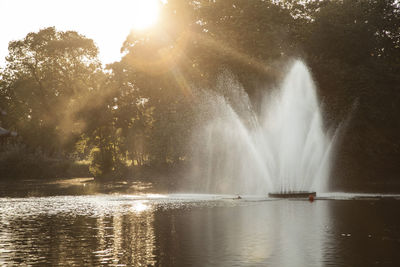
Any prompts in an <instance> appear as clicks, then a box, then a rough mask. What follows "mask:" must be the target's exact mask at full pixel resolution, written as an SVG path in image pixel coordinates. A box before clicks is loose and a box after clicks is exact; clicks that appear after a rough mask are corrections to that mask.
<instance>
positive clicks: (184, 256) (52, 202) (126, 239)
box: [0, 195, 400, 266]
mask: <svg viewBox="0 0 400 267" xmlns="http://www.w3.org/2000/svg"><path fill="white" fill-rule="evenodd" d="M399 203H400V202H399V201H398V200H320V201H316V202H314V203H309V202H306V201H296V200H276V201H271V200H267V201H266V200H263V201H260V200H257V199H251V200H249V199H247V200H246V199H242V200H232V199H227V198H221V197H220V198H216V197H213V196H204V197H203V198H202V197H201V196H191V197H182V196H181V197H176V196H175V197H172V196H168V197H166V196H160V195H153V196H129V195H127V196H106V195H103V196H75V197H74V196H69V197H42V198H15V199H13V198H0V265H18V264H23V265H39V266H42V265H59V266H74V265H75V266H82V265H83V266H85V265H86V266H99V265H103V266H266V265H267V266H338V265H340V266H343V265H344V266H367V265H368V266H369V265H379V266H396V265H398V264H399V263H400V255H398V254H399V253H398V251H400V218H399V215H398V210H399Z"/></svg>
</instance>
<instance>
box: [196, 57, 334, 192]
mask: <svg viewBox="0 0 400 267" xmlns="http://www.w3.org/2000/svg"><path fill="white" fill-rule="evenodd" d="M216 91H217V92H215V93H210V92H207V93H203V95H202V96H201V103H202V104H201V105H202V106H203V108H204V110H203V112H201V114H202V116H203V117H202V119H201V122H200V123H199V129H198V130H197V131H195V132H196V134H195V135H194V139H193V144H194V149H193V152H192V156H193V157H192V159H193V167H192V169H191V173H190V175H189V177H190V183H191V185H193V186H192V189H193V191H196V192H204V193H217V194H241V195H266V194H270V196H271V197H285V196H287V197H296V196H300V197H304V196H306V197H307V196H308V195H309V194H312V195H314V196H315V192H324V191H326V190H327V186H328V183H327V182H328V177H329V169H330V163H331V154H332V147H333V143H334V140H335V134H330V133H329V132H327V131H325V130H324V125H323V121H322V115H321V109H320V105H319V104H318V100H317V95H316V88H315V85H314V82H313V80H312V77H311V75H310V72H309V70H308V69H307V67H306V65H305V64H304V63H303V62H301V61H298V60H297V61H295V62H293V63H292V65H291V67H290V69H289V71H288V73H287V75H286V77H285V78H284V80H283V82H282V84H281V86H280V88H279V90H274V93H272V94H266V95H265V96H264V97H263V100H262V104H261V110H258V111H256V110H255V109H254V108H253V106H252V104H251V102H250V100H249V97H248V95H247V94H246V93H245V91H244V89H243V88H242V86H241V85H240V84H239V83H238V82H237V81H236V80H235V79H234V77H232V75H230V74H229V73H228V74H227V73H225V74H224V75H222V76H221V78H220V81H219V84H218V89H217V90H216Z"/></svg>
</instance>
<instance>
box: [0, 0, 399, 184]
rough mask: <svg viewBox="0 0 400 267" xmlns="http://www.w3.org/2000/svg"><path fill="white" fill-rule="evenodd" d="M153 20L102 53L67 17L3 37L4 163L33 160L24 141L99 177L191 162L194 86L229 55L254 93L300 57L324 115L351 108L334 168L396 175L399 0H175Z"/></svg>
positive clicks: (207, 82) (11, 172) (366, 175)
mask: <svg viewBox="0 0 400 267" xmlns="http://www.w3.org/2000/svg"><path fill="white" fill-rule="evenodd" d="M160 20H161V23H160V25H158V26H157V27H154V28H153V29H151V30H149V31H146V32H134V31H132V32H131V33H130V34H129V36H127V38H126V41H125V42H124V43H123V44H122V48H121V52H122V53H123V57H122V59H121V60H120V61H118V62H114V63H112V64H108V65H106V66H105V67H104V66H103V65H102V63H101V62H100V61H99V59H98V48H97V47H96V44H95V42H94V41H93V40H91V39H89V38H88V37H85V36H83V35H81V34H79V33H77V32H74V31H57V30H56V29H55V28H54V27H49V28H46V29H42V30H40V31H38V32H33V33H29V34H28V35H27V36H26V37H25V38H24V39H22V40H17V41H12V42H10V43H9V54H8V57H7V58H6V66H5V68H3V69H2V70H1V72H0V78H1V79H0V108H1V109H2V110H4V111H5V112H6V113H7V115H5V116H2V117H0V123H1V125H0V126H1V127H3V128H6V129H10V130H13V131H16V132H17V133H18V137H17V138H13V139H11V138H9V139H7V141H6V143H5V144H3V145H2V147H1V150H2V152H1V156H0V160H1V162H2V163H1V167H0V169H2V172H1V175H0V176H2V177H4V178H6V177H7V176H18V175H19V174H18V171H16V170H21V169H24V168H25V169H26V168H28V167H30V168H32V164H33V163H32V164H31V165H30V166H24V168H22V167H21V168H20V167H18V166H19V164H22V163H21V162H29V160H26V159H25V158H26V157H28V156H29V155H30V156H29V157H31V161H33V159H32V158H34V159H35V160H36V161H38V160H39V159H40V160H42V161H44V160H45V159H49V160H50V161H51V162H53V163H54V160H55V159H58V161H57V162H58V163H57V164H58V165H57V164H56V165H57V167H55V168H56V169H57V168H61V167H60V166H59V165H60V164H59V163H60V162H61V161H65V160H69V161H71V162H84V163H85V164H87V165H88V166H89V170H90V172H91V173H92V174H93V175H95V176H96V177H123V176H126V175H129V174H132V175H133V174H134V170H135V168H138V167H140V166H150V167H153V168H158V167H159V168H161V169H163V168H164V169H165V168H176V167H177V166H180V165H185V164H188V163H189V162H190V150H188V149H187V148H188V146H189V145H190V144H189V142H190V137H191V134H192V133H191V131H192V129H193V127H194V126H195V124H196V113H197V112H198V109H197V108H196V107H197V106H198V105H200V104H201V103H199V100H198V98H196V89H197V88H203V89H204V88H206V89H207V90H213V89H212V88H214V87H215V86H214V85H215V83H216V82H217V79H218V75H219V74H220V73H221V72H222V71H223V70H226V69H228V70H229V71H231V72H232V73H233V74H234V75H235V76H236V77H237V79H238V80H239V82H240V83H241V84H243V86H244V88H245V89H246V91H247V93H248V94H249V95H250V97H251V98H252V99H253V100H254V102H257V97H258V95H259V94H260V90H267V88H271V87H272V86H273V85H274V84H276V83H277V82H279V80H280V78H281V76H282V74H283V73H284V68H282V66H283V65H284V63H285V62H287V61H288V60H289V59H291V58H302V59H304V60H305V62H306V63H307V64H308V65H309V67H310V69H311V71H312V73H313V77H314V79H315V80H316V83H317V86H318V94H319V96H320V99H321V100H322V102H323V105H324V112H325V117H326V122H327V125H326V126H327V127H329V126H334V125H339V123H341V122H342V121H343V120H346V119H349V121H350V122H349V124H348V127H347V128H346V133H345V134H344V137H343V138H342V142H341V143H340V146H339V148H338V155H339V156H338V157H337V160H336V166H337V168H335V171H334V175H337V176H338V177H342V182H343V183H352V182H353V181H358V180H360V179H361V180H362V179H366V180H367V181H369V182H373V181H375V178H376V177H385V181H389V180H390V181H395V180H396V177H395V176H396V173H398V171H400V169H399V168H400V167H399V166H398V160H399V158H400V157H399V156H400V142H398V138H399V137H400V120H399V119H398V114H400V113H399V112H400V92H399V89H400V88H399V84H400V48H399V46H400V8H399V2H398V1H397V0H379V1H377V0H324V1H298V0H281V1H274V0H251V1H249V0H213V1H211V0H197V1H182V0H170V1H168V2H167V3H166V4H165V5H163V9H162V13H161V18H160ZM11 147H13V149H12V148H11ZM32 155H34V156H32ZM39 155H40V156H39ZM54 164H55V163H54ZM33 165H34V164H33ZM61 165H62V166H63V168H64V169H63V170H64V171H65V169H66V168H69V167H71V166H69V165H68V166H66V165H65V166H64V165H63V164H61ZM47 166H49V165H47ZM42 169H44V170H43V171H42V172H40V173H41V175H42V176H43V175H45V174H46V170H45V169H46V168H42ZM61 169H62V168H61ZM20 175H21V176H23V175H26V174H20ZM51 175H54V174H53V173H52V174H51ZM379 179H381V178H379Z"/></svg>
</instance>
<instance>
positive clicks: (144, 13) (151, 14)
mask: <svg viewBox="0 0 400 267" xmlns="http://www.w3.org/2000/svg"><path fill="white" fill-rule="evenodd" d="M160 8H161V1H160V0H130V4H129V9H130V10H129V11H128V12H130V13H131V19H132V28H133V29H134V30H139V31H141V30H145V29H147V28H149V27H151V26H153V25H154V24H156V23H157V21H158V17H159V15H160Z"/></svg>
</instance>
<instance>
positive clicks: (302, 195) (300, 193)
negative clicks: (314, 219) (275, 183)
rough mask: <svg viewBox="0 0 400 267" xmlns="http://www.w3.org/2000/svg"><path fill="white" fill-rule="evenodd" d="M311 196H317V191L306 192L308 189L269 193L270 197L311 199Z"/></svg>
mask: <svg viewBox="0 0 400 267" xmlns="http://www.w3.org/2000/svg"><path fill="white" fill-rule="evenodd" d="M310 196H312V197H313V199H314V197H316V196H317V193H316V192H306V191H292V192H285V193H269V194H268V197H273V198H308V199H310Z"/></svg>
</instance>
